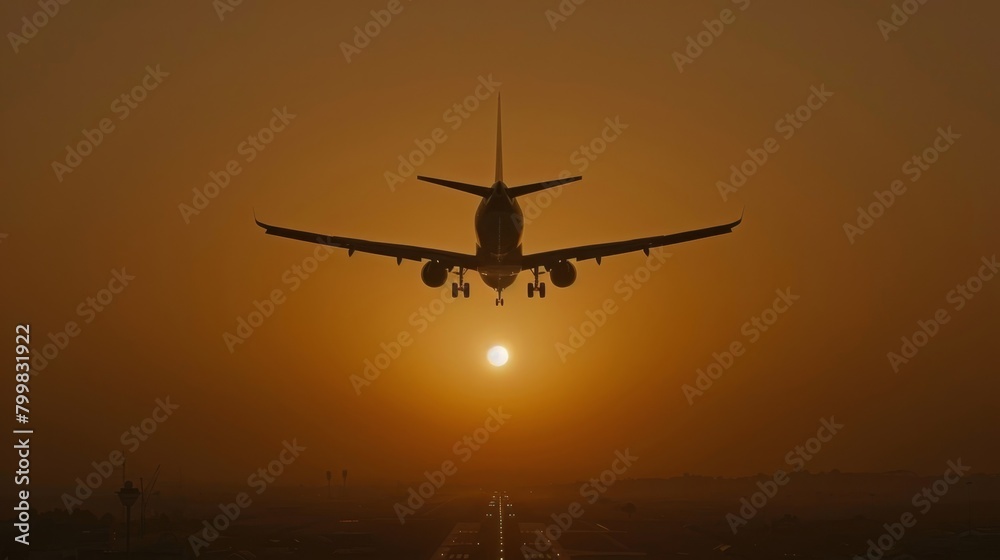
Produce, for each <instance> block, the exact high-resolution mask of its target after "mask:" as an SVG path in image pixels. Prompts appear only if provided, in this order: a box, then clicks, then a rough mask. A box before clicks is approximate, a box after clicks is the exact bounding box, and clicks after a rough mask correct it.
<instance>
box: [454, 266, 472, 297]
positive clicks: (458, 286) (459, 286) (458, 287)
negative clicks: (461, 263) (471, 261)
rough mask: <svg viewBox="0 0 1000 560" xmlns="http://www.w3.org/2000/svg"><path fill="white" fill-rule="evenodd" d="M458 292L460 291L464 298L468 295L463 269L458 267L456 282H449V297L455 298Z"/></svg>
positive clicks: (467, 284)
mask: <svg viewBox="0 0 1000 560" xmlns="http://www.w3.org/2000/svg"><path fill="white" fill-rule="evenodd" d="M458 292H462V295H463V296H464V297H466V298H468V297H469V283H468V282H466V281H465V269H464V268H459V269H458V282H452V283H451V297H452V298H453V299H454V298H457V297H458Z"/></svg>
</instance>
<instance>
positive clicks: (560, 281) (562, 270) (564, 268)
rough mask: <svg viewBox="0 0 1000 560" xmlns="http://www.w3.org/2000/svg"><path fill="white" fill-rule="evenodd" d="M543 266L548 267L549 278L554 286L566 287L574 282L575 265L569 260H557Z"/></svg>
mask: <svg viewBox="0 0 1000 560" xmlns="http://www.w3.org/2000/svg"><path fill="white" fill-rule="evenodd" d="M545 268H547V269H548V271H549V278H551V279H552V283H553V284H555V285H556V287H559V288H566V287H569V286H571V285H572V284H573V282H576V267H575V266H573V263H571V262H569V261H559V262H557V263H556V264H554V265H552V266H548V267H545Z"/></svg>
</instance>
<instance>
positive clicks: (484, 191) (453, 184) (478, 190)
mask: <svg viewBox="0 0 1000 560" xmlns="http://www.w3.org/2000/svg"><path fill="white" fill-rule="evenodd" d="M417 179H419V180H421V181H424V182H427V183H434V184H435V185H441V186H442V187H448V188H449V189H455V190H457V191H462V192H467V193H469V194H478V195H479V196H481V197H483V198H485V197H487V196H489V195H490V192H491V191H490V189H489V187H481V186H479V185H470V184H468V183H459V182H458V181H449V180H447V179H435V178H434V177H422V176H420V175H418V176H417Z"/></svg>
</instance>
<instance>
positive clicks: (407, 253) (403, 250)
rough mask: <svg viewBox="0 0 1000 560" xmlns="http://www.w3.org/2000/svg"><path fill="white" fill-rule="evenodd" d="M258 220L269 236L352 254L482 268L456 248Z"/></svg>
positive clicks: (400, 260)
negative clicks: (342, 234) (338, 234)
mask: <svg viewBox="0 0 1000 560" xmlns="http://www.w3.org/2000/svg"><path fill="white" fill-rule="evenodd" d="M254 221H255V222H257V225H258V226H260V227H262V228H264V233H266V234H268V235H276V236H278V237H287V238H289V239H297V240H299V241H305V242H307V243H317V244H319V245H329V246H331V247H339V248H341V249H347V255H348V256H350V255H353V254H354V252H355V251H360V252H362V253H371V254H373V255H382V256H385V257H395V259H396V264H399V263H402V262H403V259H406V260H410V261H417V262H420V261H423V260H430V261H438V262H440V263H443V264H445V265H448V266H460V267H463V268H466V269H469V270H476V269H477V267H478V262H477V260H476V257H475V255H466V254H463V253H454V252H452V251H443V250H440V249H428V248H426V247H415V246H413V245H398V244H396V243H381V242H378V241H366V240H364V239H352V238H350V237H334V236H331V235H323V234H319V233H311V232H308V231H299V230H297V229H288V228H283V227H277V226H272V225H268V224H265V223H263V222H261V221H260V220H258V219H257V217H256V216H255V217H254Z"/></svg>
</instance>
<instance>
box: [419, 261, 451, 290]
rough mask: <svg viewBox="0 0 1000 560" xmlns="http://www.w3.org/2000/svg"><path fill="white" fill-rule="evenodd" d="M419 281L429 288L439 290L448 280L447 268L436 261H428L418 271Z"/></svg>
mask: <svg viewBox="0 0 1000 560" xmlns="http://www.w3.org/2000/svg"><path fill="white" fill-rule="evenodd" d="M420 279H421V280H423V281H424V284H427V286H429V287H431V288H440V287H441V286H444V283H445V282H446V281H447V280H448V267H446V266H445V265H443V264H441V263H439V262H437V261H428V262H427V264H425V265H424V267H423V268H422V269H420Z"/></svg>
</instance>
